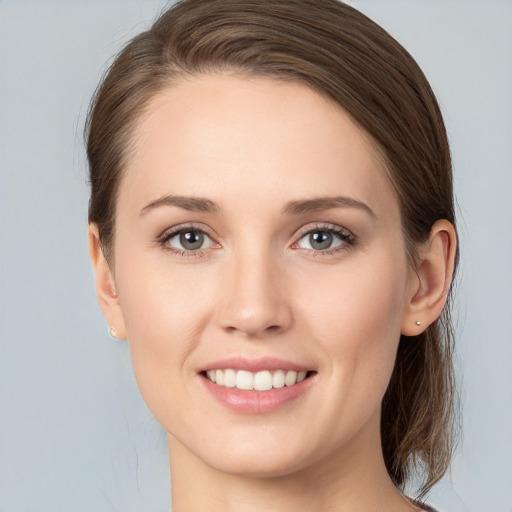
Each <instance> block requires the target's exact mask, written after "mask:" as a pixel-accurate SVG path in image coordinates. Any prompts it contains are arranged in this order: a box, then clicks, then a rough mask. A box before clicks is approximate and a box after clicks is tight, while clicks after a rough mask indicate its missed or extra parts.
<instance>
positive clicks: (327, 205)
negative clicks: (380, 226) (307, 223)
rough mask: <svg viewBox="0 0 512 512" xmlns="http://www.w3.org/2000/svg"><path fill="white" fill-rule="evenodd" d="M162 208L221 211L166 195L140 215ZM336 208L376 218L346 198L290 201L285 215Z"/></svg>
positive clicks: (210, 204) (212, 205) (207, 201)
mask: <svg viewBox="0 0 512 512" xmlns="http://www.w3.org/2000/svg"><path fill="white" fill-rule="evenodd" d="M161 206H177V207H178V208H183V209H184V210H188V211H194V212H204V213H219V212H220V210H221V208H220V207H219V205H217V203H215V202H213V201H212V200H211V199H206V198H204V197H192V196H178V195H165V196H162V197H160V198H159V199H156V200H155V201H152V202H151V203H149V204H147V205H146V206H144V208H142V210H141V211H140V215H145V214H146V213H148V212H150V211H151V210H154V209H155V208H159V207H161ZM334 208H355V209H358V210H362V211H364V212H366V213H368V214H369V215H370V216H371V217H374V218H375V217H376V215H375V213H374V212H373V210H372V209H371V208H370V207H369V206H368V205H367V204H366V203H363V202H362V201H359V200H357V199H354V198H352V197H345V196H336V197H318V198H314V199H302V200H296V201H290V202H289V203H287V204H286V206H285V207H284V208H283V213H284V214H288V215H300V214H303V213H308V212H316V211H321V210H331V209H334Z"/></svg>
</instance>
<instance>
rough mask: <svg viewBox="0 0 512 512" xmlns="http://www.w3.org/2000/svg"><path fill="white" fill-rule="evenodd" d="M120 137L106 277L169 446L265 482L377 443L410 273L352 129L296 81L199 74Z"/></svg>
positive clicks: (380, 181) (391, 213)
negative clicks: (124, 147) (120, 168)
mask: <svg viewBox="0 0 512 512" xmlns="http://www.w3.org/2000/svg"><path fill="white" fill-rule="evenodd" d="M133 142H134V143H133V147H132V152H131V154H130V157H129V160H128V163H127V166H126V169H125V175H124V177H123V181H122V183H121V186H120V191H119V198H118V208H117V218H116V232H115V246H114V251H115V256H114V257H115V267H114V273H115V284H116V288H117V293H118V298H119V303H120V306H121V310H122V314H123V318H124V324H125V328H126V333H127V337H128V340H129V344H130V349H131V354H132V359H133V367H134V371H135V375H136V378H137V381H138V384H139V387H140V390H141V393H142V395H143V397H144V399H145V401H146V403H147V404H148V406H149V408H150V409H151V411H152V412H153V414H154V415H155V417H156V418H157V419H158V421H159V422H160V423H161V424H162V425H163V426H164V428H165V429H166V431H167V432H168V434H169V439H170V441H171V443H174V444H176V445H178V444H179V445H180V446H181V447H182V448H183V449H184V450H185V451H186V452H187V453H191V454H193V455H194V456H197V457H199V459H200V460H202V461H204V462H206V463H207V464H208V465H210V466H212V467H215V468H218V469H221V470H222V471H226V472H228V473H236V474H251V475H270V474H274V475H278V474H288V473H290V472H293V471H296V470H299V469H302V468H306V467H307V466H308V465H312V464H315V463H318V462H321V461H325V460H327V459H328V458H329V457H332V456H333V455H334V454H336V456H338V457H340V456H343V457H350V456H352V455H351V454H353V453H357V449H356V450H354V449H353V448H354V447H356V446H363V445H365V446H366V445H368V444H372V443H377V442H379V414H380V403H381V400H382V397H383V395H384V392H385V390H386V387H387V384H388V381H389V379H390V376H391V372H392V369H393V364H394V359H395V354H396V350H397V345H398V341H399V337H400V332H401V328H402V323H403V322H404V317H405V314H406V313H405V312H406V305H407V302H408V300H409V298H410V295H411V277H410V273H409V269H408V265H407V258H406V253H405V248H404V240H403V236H402V230H401V223H400V214H399V206H398V203H397V200H396V197H395V195H394V192H393V189H392V186H391V184H390V182H389V180H388V178H387V176H386V173H385V170H384V168H383V166H382V164H381V162H380V160H379V158H378V156H377V154H376V152H375V151H374V150H373V148H372V144H371V142H370V141H369V139H368V137H367V136H365V133H364V132H363V131H362V130H361V129H360V128H359V127H358V126H357V125H356V124H355V123H354V122H353V121H352V120H351V118H350V117H349V116H348V115H347V114H346V113H345V112H344V111H343V110H342V109H341V108H340V107H338V106H336V105H334V104H333V103H330V102H329V101H327V100H326V99H324V98H323V97H321V96H320V95H319V94H317V93H315V92H313V91H312V90H310V89H309V88H307V87H305V86H303V85H299V84H294V83H284V82H280V81H276V80H269V79H257V78H241V77H238V76H233V75H207V76H201V77H199V78H194V79H190V80H187V81H185V80H184V81H182V82H179V83H177V84H175V85H173V86H172V87H170V88H169V89H167V90H165V91H164V92H162V93H160V94H159V95H158V96H156V97H155V98H154V99H153V100H152V102H151V104H150V105H149V109H148V112H147V115H146V116H145V117H144V119H143V120H142V121H141V122H140V123H139V125H138V127H137V130H136V134H135V137H134V141H133ZM295 371H296V372H307V373H306V378H305V379H304V380H302V381H301V382H297V383H296V378H295V374H294V372H295ZM207 372H208V373H207ZM303 377H304V373H298V380H301V379H302V378H303ZM210 379H213V380H216V381H217V382H216V383H214V382H212V381H211V380H210ZM283 380H284V381H288V384H290V385H287V384H286V382H285V383H284V384H283ZM251 385H252V386H256V388H258V390H255V389H253V390H247V389H239V388H247V387H249V388H250V387H251ZM233 386H234V387H233ZM269 386H271V389H269Z"/></svg>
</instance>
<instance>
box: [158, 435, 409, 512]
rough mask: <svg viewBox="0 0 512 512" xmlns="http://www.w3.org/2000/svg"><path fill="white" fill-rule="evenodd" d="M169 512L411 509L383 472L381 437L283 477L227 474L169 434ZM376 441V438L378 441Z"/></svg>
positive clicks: (367, 438) (396, 511)
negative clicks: (205, 511)
mask: <svg viewBox="0 0 512 512" xmlns="http://www.w3.org/2000/svg"><path fill="white" fill-rule="evenodd" d="M167 437H168V445H169V460H170V465H171V481H172V512H200V511H201V512H202V511H204V510H208V511H209V512H261V510H266V511H269V512H297V511H298V510H318V511H322V512H349V511H350V512H359V511H360V512H366V511H369V510H379V512H412V511H414V510H418V509H417V508H415V507H414V506H412V505H411V503H410V502H409V501H408V500H406V499H405V498H404V497H403V495H402V494H401V493H400V492H399V491H398V490H397V489H396V487H395V486H394V485H393V483H392V482H391V480H390V478H389V475H388V473H387V470H386V467H385V464H384V460H383V456H382V451H381V447H380V437H379V436H378V435H377V436H375V435H365V433H364V432H362V433H361V435H360V436H359V437H360V439H356V440H355V441H354V443H352V444H351V446H350V447H344V448H343V449H340V450H339V453H331V454H329V456H328V457H325V458H322V459H321V460H319V461H317V462H315V463H313V464H310V465H308V466H307V467H304V468H300V469H297V470H296V471H293V472H291V473H288V474H285V475H279V476H275V475H269V476H258V477H253V476H246V475H236V474H228V473H225V472H222V471H219V470H217V469H216V468H214V467H212V466H210V465H207V464H206V463H205V462H204V461H202V460H201V459H200V458H198V457H197V456H196V455H194V454H193V453H191V452H190V451H189V450H188V449H187V448H186V447H185V446H183V444H181V443H180V442H179V441H178V440H177V439H176V438H174V437H173V436H171V435H168V436H167ZM376 441H377V442H376Z"/></svg>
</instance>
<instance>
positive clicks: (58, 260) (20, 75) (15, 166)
mask: <svg viewBox="0 0 512 512" xmlns="http://www.w3.org/2000/svg"><path fill="white" fill-rule="evenodd" d="M351 3H352V4H353V5H354V6H356V7H358V8H359V9H361V10H362V11H363V12H365V13H366V14H368V15H369V16H370V17H372V18H373V19H375V21H377V22H378V23H380V24H382V25H383V26H384V27H385V28H386V29H387V30H388V31H389V32H391V34H392V35H394V36H395V37H396V38H397V39H398V40H399V41H400V42H401V43H402V44H403V45H404V46H405V47H406V48H407V49H408V50H409V51H410V52H411V53H412V55H413V56H414V57H415V58H416V59H417V61H418V62H419V64H420V66H421V67H422V68H423V70H424V71H425V73H426V74H427V76H428V78H429V79H430V81H431V83H432V86H433V88H434V90H435V92H436V93H437V95H438V98H439V101H440V103H441V106H442V109H443V112H444V115H445V120H446V124H447V127H448V132H449V136H450V140H451V144H452V151H453V157H454V167H455V189H456V194H457V197H458V203H459V228H460V236H461V242H462V262H461V263H462V264H461V268H460V270H461V272H460V279H459V285H458V299H457V302H456V317H457V318H458V321H457V334H458V356H457V357H458V359H457V367H458V374H459V380H460V382H461V384H462V388H463V393H462V401H463V407H464V414H463V423H464V434H463V438H462V440H461V445H460V446H459V449H458V451H457V455H456V457H455V460H454V463H453V468H452V470H451V472H450V473H449V474H448V475H447V476H446V477H445V478H444V479H443V480H442V481H441V482H440V483H439V484H438V485H437V486H436V487H435V488H434V489H433V491H432V492H431V494H430V498H429V500H430V502H431V503H432V504H433V505H435V506H437V507H439V509H440V510H442V511H444V512H512V399H511V395H512V334H511V332H512V299H511V297H512V294H511V293H510V290H511V288H512V264H511V259H510V258H511V254H512V201H511V200H510V194H511V192H512V172H511V169H512V140H511V139H512V2H511V1H510V0H509V1H504V0H502V1H498V0H495V1H492V0H491V1H490V0H485V1H484V0H481V1H462V0H461V1H449V0H439V1H429V2H426V1H420V0H418V1H414V0H407V1H392V0H385V1H383V0H373V1H372V0H365V1H363V0H360V1H353V2H351ZM163 6H164V3H162V1H160V0H138V1H126V0H123V1H120V0H117V1H111V0H109V1H105V0H102V1H99V0H96V1H91V0H89V1H85V0H83V1H79V0H74V1H73V0H60V1H59V0H53V1H41V0H39V1H23V0H10V1H9V0H7V1H6V0H0V172H1V175H0V236H1V238H0V293H1V304H0V337H1V349H0V400H1V402H0V406H1V412H0V414H1V416H0V511H1V512H32V511H36V510H37V511H39V512H59V511H71V512H86V511H87V512H91V511H94V512H110V511H119V512H132V511H133V512H135V511H136V512H140V511H144V512H153V511H154V512H165V511H166V510H168V506H169V500H170V496H169V483H168V482H169V474H168V461H167V449H166V444H165V435H164V432H163V431H162V429H161V427H160V426H159V425H158V424H157V423H156V421H155V420H154V419H152V416H151V414H150V413H149V411H148V410H147V408H146V406H145V405H144V403H143V401H142V399H141V398H140V395H139V392H138V390H137V387H136V385H135V382H134V378H133V373H132V369H131V365H130V358H129V353H128V346H127V344H126V343H122V342H116V341H114V340H112V339H110V338H109V336H108V334H107V328H106V325H105V322H104V320H103V317H102V316H101V314H100V310H99V307H98V305H97V302H96V297H95V292H94V287H93V278H92V271H91V267H90V264H89V261H88V257H87V246H86V234H85V233H86V231H85V230H86V211H87V200H88V189H87V185H86V182H87V177H86V164H85V156H84V149H83V139H82V130H83V122H84V117H85V113H86V110H87V106H88V102H89V100H90V97H91V95H92V92H93V90H94V88H95V86H96V84H97V83H98V80H99V78H100V76H101V74H102V73H103V71H104V70H105V68H106V63H107V61H109V60H110V58H111V56H112V55H113V54H114V53H115V52H116V51H117V50H118V49H119V48H120V47H121V45H122V44H123V43H124V42H126V40H128V39H129V38H130V37H131V36H133V35H134V34H136V33H138V32H140V31H141V30H143V29H145V28H146V27H147V26H148V25H149V24H150V22H151V21H152V20H153V19H154V18H155V16H156V15H157V13H158V12H159V11H160V10H161V9H162V7H163Z"/></svg>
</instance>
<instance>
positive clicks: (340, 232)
mask: <svg viewBox="0 0 512 512" xmlns="http://www.w3.org/2000/svg"><path fill="white" fill-rule="evenodd" d="M188 231H193V232H197V233H202V234H203V235H206V236H207V237H208V238H210V239H211V240H212V241H213V239H212V237H211V236H210V235H209V234H208V232H207V231H205V230H204V229H203V228H200V227H198V226H196V225H194V224H185V225H181V226H176V227H174V228H170V229H168V230H166V231H165V232H164V233H162V234H161V235H160V236H159V237H158V243H159V245H160V246H161V247H162V248H163V249H164V250H166V251H169V252H172V253H173V254H176V255H178V256H183V257H186V258H191V257H192V258H193V257H196V258H197V257H202V256H205V254H206V251H207V249H196V250H184V249H177V248H176V247H172V246H170V245H168V244H167V242H168V241H169V240H170V239H171V238H173V237H174V236H176V235H180V234H182V233H187V232H188ZM315 232H324V233H331V234H333V235H335V236H336V237H338V238H339V239H340V240H341V241H342V242H343V243H342V244H341V245H339V246H336V247H333V248H332V249H325V250H323V251H322V250H315V249H304V250H307V251H308V252H312V253H313V254H314V255H315V256H330V255H333V254H336V253H338V252H342V251H346V250H347V249H350V248H352V247H354V246H355V245H356V243H357V237H356V236H355V235H354V234H353V233H352V232H351V231H349V230H348V229H345V228H342V227H340V226H335V225H333V224H316V225H315V226H313V227H307V228H304V229H303V230H301V231H300V232H299V233H298V235H297V241H296V242H294V243H293V244H292V246H291V247H292V249H300V247H298V243H299V242H300V240H302V238H304V237H305V236H306V235H309V234H311V233H315ZM213 243H214V244H215V243H216V242H213ZM217 245H219V244H217Z"/></svg>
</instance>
